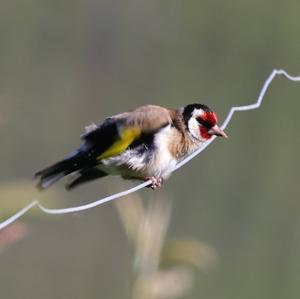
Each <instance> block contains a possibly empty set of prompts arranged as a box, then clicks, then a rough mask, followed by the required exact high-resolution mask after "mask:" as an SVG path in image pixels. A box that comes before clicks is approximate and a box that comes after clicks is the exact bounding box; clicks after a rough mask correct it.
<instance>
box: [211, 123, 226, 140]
mask: <svg viewBox="0 0 300 299" xmlns="http://www.w3.org/2000/svg"><path fill="white" fill-rule="evenodd" d="M208 133H209V134H211V135H216V136H221V137H225V138H228V136H227V135H226V133H225V132H224V131H223V130H221V129H220V128H219V126H218V125H214V126H213V127H212V128H211V129H210V130H209V131H208Z"/></svg>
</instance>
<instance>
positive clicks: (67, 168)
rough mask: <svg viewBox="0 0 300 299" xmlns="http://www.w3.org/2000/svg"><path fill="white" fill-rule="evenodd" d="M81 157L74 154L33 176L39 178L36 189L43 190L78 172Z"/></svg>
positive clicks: (80, 165)
mask: <svg viewBox="0 0 300 299" xmlns="http://www.w3.org/2000/svg"><path fill="white" fill-rule="evenodd" d="M82 162H83V161H82V157H81V155H80V154H76V155H74V156H72V157H70V158H67V159H65V160H62V161H60V162H58V163H55V164H54V165H52V166H50V167H47V168H45V169H43V170H41V171H38V172H37V173H36V174H35V177H36V178H39V179H40V181H39V183H38V188H39V189H41V190H44V189H46V188H48V187H50V186H52V185H53V184H54V183H56V182H57V181H58V180H60V179H61V178H63V177H64V176H66V175H68V174H70V173H72V172H74V171H77V170H80V169H81V168H82V167H83V163H82Z"/></svg>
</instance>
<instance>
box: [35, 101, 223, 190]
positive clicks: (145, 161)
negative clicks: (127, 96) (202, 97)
mask: <svg viewBox="0 0 300 299" xmlns="http://www.w3.org/2000/svg"><path fill="white" fill-rule="evenodd" d="M214 135H216V136H220V137H225V138H227V135H226V133H225V132H224V131H223V130H222V129H221V128H220V127H219V126H218V117H217V114H216V113H215V112H214V111H213V110H211V109H210V108H209V107H208V106H207V105H204V104H198V103H195V104H189V105H186V106H184V107H181V108H178V109H168V108H164V107H161V106H157V105H145V106H140V107H138V108H136V109H133V110H131V111H129V112H122V113H119V114H116V115H114V116H110V117H108V118H106V119H105V120H104V121H103V122H102V123H100V124H98V125H97V124H95V123H92V124H90V125H88V126H86V127H85V130H84V132H83V134H82V135H81V136H80V139H81V141H82V143H81V145H80V146H79V147H78V148H77V149H76V150H75V151H73V152H72V153H71V155H69V156H68V157H67V158H65V159H63V160H61V161H59V162H57V163H55V164H53V165H51V166H49V167H46V168H44V169H42V170H40V171H38V172H37V173H36V174H35V178H37V179H38V180H39V181H38V184H37V187H38V188H39V189H41V190H44V189H47V188H48V187H50V186H52V185H53V184H54V183H56V182H57V181H59V180H60V179H62V178H63V177H66V176H67V177H68V178H69V181H68V182H67V184H66V186H65V187H66V189H67V190H71V189H73V188H75V187H77V186H79V185H81V184H83V183H87V182H91V181H93V180H95V179H99V178H102V177H105V176H107V175H120V176H121V177H123V178H124V179H130V180H140V181H148V180H150V181H151V183H150V185H149V187H151V188H152V189H153V190H155V189H158V188H160V187H161V186H162V184H163V182H164V181H165V180H166V179H168V178H169V176H170V175H171V173H172V172H173V171H174V169H175V167H176V165H177V164H178V162H180V161H181V160H182V159H183V158H184V157H185V156H186V155H189V154H190V153H192V152H193V151H195V150H196V149H198V148H199V147H201V146H202V145H203V144H204V143H205V142H206V141H208V140H209V139H210V138H212V137H213V136H214Z"/></svg>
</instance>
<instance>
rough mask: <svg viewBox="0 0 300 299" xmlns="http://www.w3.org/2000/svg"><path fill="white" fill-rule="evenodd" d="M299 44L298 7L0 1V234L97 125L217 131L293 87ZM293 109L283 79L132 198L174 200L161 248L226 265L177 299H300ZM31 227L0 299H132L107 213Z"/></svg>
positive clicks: (128, 261) (90, 189)
mask: <svg viewBox="0 0 300 299" xmlns="http://www.w3.org/2000/svg"><path fill="white" fill-rule="evenodd" d="M299 28H300V2H299V1H295V0H287V1H281V2H280V1H270V0H267V1H258V0H251V1H250V0H246V1H214V0H210V1H209V0H203V1H171V0H165V1H156V0H152V1H134V0H126V1H124V0H123V1H120V0H102V1H93V0H86V1H76V0H73V1H66V0H60V1H56V0H54V1H53V0H52V1H50V0H39V1H37V0H29V1H21V0H14V1H8V0H2V1H1V3H0V133H1V148H0V155H1V173H0V211H1V219H5V218H6V217H8V216H9V215H10V214H11V212H12V210H11V209H10V208H9V207H14V209H15V210H17V209H18V208H21V207H22V206H24V204H25V202H29V201H30V200H31V199H32V198H33V197H34V196H35V191H34V182H33V180H32V177H33V173H34V172H35V171H37V170H39V169H41V168H43V167H44V166H47V165H49V164H51V163H52V162H55V161H56V160H58V159H61V158H63V157H64V156H65V155H67V154H69V152H70V151H72V150H73V148H74V147H76V146H77V145H78V144H79V135H80V133H81V132H82V131H83V128H84V126H85V125H86V124H88V123H90V122H101V121H102V120H103V119H104V118H105V117H106V116H109V115H112V114H115V113H118V112H121V111H125V110H129V109H131V108H133V107H136V106H138V105H143V104H148V103H153V104H159V105H163V106H167V107H180V106H183V105H185V104H188V103H192V102H202V103H206V104H208V105H209V106H211V107H212V108H213V109H214V110H216V111H217V113H218V114H219V118H220V120H222V119H223V118H224V117H225V116H226V115H227V113H228V111H229V109H230V107H231V106H233V105H243V104H247V103H252V102H254V101H255V100H256V98H257V95H258V92H259V91H260V89H261V86H262V84H263V82H264V80H265V79H266V77H267V76H268V75H269V74H270V72H271V71H272V69H273V68H284V69H286V70H287V71H288V72H289V73H290V74H292V75H300V58H299V53H300V38H299V37H300V35H299ZM299 97H300V84H298V83H293V82H289V81H287V80H285V79H283V78H276V79H275V80H274V82H273V83H272V85H271V88H270V89H269V91H268V93H267V94H266V97H265V101H264V103H263V106H262V108H261V109H259V110H255V111H251V112H247V113H239V114H236V115H235V116H234V118H233V120H232V122H231V123H230V125H229V126H228V128H227V130H226V132H227V134H228V135H229V139H228V140H220V139H218V140H217V141H215V142H214V143H213V144H212V145H211V146H210V147H209V148H208V150H206V151H205V152H203V154H201V155H200V156H198V157H197V158H196V159H194V160H193V161H192V162H191V163H189V164H188V165H186V166H185V167H184V168H182V169H181V170H180V171H178V172H176V173H175V174H174V175H173V176H172V177H171V179H170V180H169V181H168V182H167V183H166V184H165V185H164V186H163V188H162V189H161V190H159V191H157V192H152V191H150V190H148V189H146V190H142V191H140V192H139V193H140V195H141V197H142V198H143V199H142V200H143V201H144V202H145V203H149V202H150V201H151V200H153V197H157V196H161V197H162V200H163V197H164V196H167V197H169V198H171V199H172V206H173V209H172V215H171V223H170V227H169V232H168V238H173V237H182V238H192V239H195V240H200V241H203V242H205V243H207V244H209V245H210V246H211V247H213V248H214V249H215V250H216V252H217V253H218V257H219V258H218V263H217V264H216V266H215V267H214V268H213V269H211V270H210V271H198V270H197V271H195V277H194V287H193V288H192V289H191V290H190V291H189V292H188V293H187V294H186V295H185V297H184V298H188V299H194V298H195V299H196V298H206V299H214V298H223V299H227V298H228V299H234V298H243V299H248V298H249V299H250V298H251V299H252V298H264V299H277V298H278V299H282V298H285V299H292V298H295V299H296V298H297V299H298V298H299V296H300V284H299V283H300V217H299V210H300V200H299V176H300V170H299V169H300V168H299V166H300V163H299V146H300V140H299V130H300V127H299V122H298V120H299V109H300V101H299ZM128 186H130V185H129V183H128V182H125V183H121V179H119V178H105V179H103V180H101V181H97V182H95V183H92V184H88V185H86V186H83V187H82V188H79V189H76V190H75V191H74V192H70V193H69V192H66V191H64V188H63V184H62V183H60V184H58V185H57V186H56V187H54V188H53V189H52V190H50V191H49V192H48V194H40V195H38V196H39V197H41V198H44V197H48V198H45V204H46V203H47V206H52V207H62V206H73V205H77V204H82V203H85V202H90V201H92V200H94V199H97V198H101V197H102V196H104V195H106V194H109V193H111V192H115V191H118V190H123V189H124V188H126V187H128ZM8 199H9V204H7V200H8ZM120 200H121V201H125V202H126V200H127V199H126V198H124V199H120ZM4 203H5V205H4ZM6 210H7V212H5V211H6ZM22 221H23V222H26V224H27V226H26V227H27V228H26V232H27V233H26V238H25V237H24V238H23V239H22V240H20V241H19V242H18V243H16V244H14V245H13V246H10V247H9V248H7V249H6V250H3V251H2V252H1V254H0V269H1V270H0V290H1V291H0V292H1V298H5V299H15V298H31V299H35V298H44V299H48V298H49V299H52V298H64V299H67V298H72V299H77V298H106V299H114V298H118V299H119V298H131V291H130V289H131V285H132V281H133V263H132V260H133V255H134V252H133V250H132V249H131V248H130V246H129V245H128V241H127V239H126V236H125V233H124V228H123V227H122V224H121V222H120V219H119V216H118V214H117V212H116V210H115V206H114V204H113V203H109V204H106V205H103V206H101V207H98V208H95V209H93V210H90V211H87V212H84V213H81V214H78V215H65V216H46V215H43V214H42V213H41V212H39V211H35V212H34V211H33V213H31V214H28V215H26V217H24V218H23V219H22ZM0 233H1V232H0Z"/></svg>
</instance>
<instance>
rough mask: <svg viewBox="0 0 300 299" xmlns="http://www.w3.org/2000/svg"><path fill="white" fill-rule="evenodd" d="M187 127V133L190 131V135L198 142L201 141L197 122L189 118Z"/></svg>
mask: <svg viewBox="0 0 300 299" xmlns="http://www.w3.org/2000/svg"><path fill="white" fill-rule="evenodd" d="M188 126H189V131H190V134H191V135H192V136H193V137H194V138H196V139H198V140H200V139H201V136H200V128H199V124H198V122H197V120H196V119H195V118H193V117H192V118H191V119H190V120H189V123H188Z"/></svg>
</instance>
